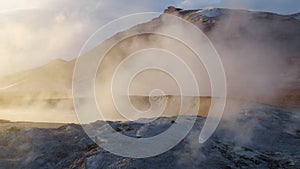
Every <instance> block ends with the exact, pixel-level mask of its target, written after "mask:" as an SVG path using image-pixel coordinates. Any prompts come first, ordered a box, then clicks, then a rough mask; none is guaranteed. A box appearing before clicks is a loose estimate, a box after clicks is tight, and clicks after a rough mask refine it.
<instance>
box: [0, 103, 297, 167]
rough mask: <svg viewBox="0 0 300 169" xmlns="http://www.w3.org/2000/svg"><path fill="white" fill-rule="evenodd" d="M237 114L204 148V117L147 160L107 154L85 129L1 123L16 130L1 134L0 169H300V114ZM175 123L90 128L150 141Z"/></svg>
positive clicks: (259, 110)
mask: <svg viewBox="0 0 300 169" xmlns="http://www.w3.org/2000/svg"><path fill="white" fill-rule="evenodd" d="M236 114H237V116H236V118H235V119H234V120H233V119H230V120H229V119H226V118H225V119H223V120H222V121H221V123H220V125H219V127H218V128H217V130H216V132H215V133H214V134H213V136H212V137H211V138H210V139H209V140H208V141H207V142H205V143H204V144H199V142H198V137H199V133H200V130H201V126H202V125H203V123H204V121H205V118H204V117H198V118H197V121H196V123H195V125H194V127H193V129H192V130H191V132H190V133H189V135H188V136H187V137H186V138H185V139H184V140H182V141H181V142H180V143H179V144H178V145H177V146H175V147H174V148H172V149H171V150H170V151H168V152H166V153H164V154H161V155H159V156H155V157H150V158H145V159H132V158H123V157H119V156H116V155H113V154H111V153H109V152H107V151H105V150H104V149H102V148H100V147H98V146H97V145H96V144H95V143H94V142H93V141H92V140H91V139H90V138H89V137H87V135H86V134H85V132H84V131H83V129H82V127H81V126H80V125H76V124H67V125H63V126H61V127H58V128H55V126H56V127H57V125H58V124H56V125H54V128H52V129H51V128H43V127H44V126H41V125H40V124H36V125H35V126H34V127H32V126H28V124H22V125H20V124H17V123H9V122H5V121H4V122H2V123H1V125H7V124H9V125H10V127H7V128H5V129H2V130H1V133H0V134H1V137H0V150H1V151H0V168H3V169H6V168H45V169H48V168H49V169H53V168H57V169H58V168H89V169H96V168H99V169H100V168H220V169H221V168H226V169H228V168H274V169H275V168H291V169H295V168H300V142H299V140H300V116H299V112H298V113H293V112H287V111H284V110H281V109H277V108H274V107H270V106H266V105H260V104H255V105H254V104H253V105H251V106H249V107H244V108H243V109H241V110H240V112H236ZM186 118H189V117H186ZM174 119H175V118H174V117H169V118H167V117H166V118H159V119H157V120H155V121H153V122H151V123H149V124H145V125H143V124H140V123H135V122H109V124H106V123H105V122H102V121H97V122H95V123H91V124H88V126H89V127H90V128H95V130H98V131H99V132H101V131H103V130H105V128H106V127H108V126H107V125H111V126H112V127H113V128H115V129H116V132H120V133H122V134H125V135H127V136H130V137H137V135H138V136H139V137H142V138H145V137H151V136H153V135H156V134H158V133H161V132H163V131H165V130H166V129H168V127H170V126H171V125H176V123H173V120H174ZM31 125H32V124H31ZM48 125H49V126H50V124H48ZM145 146H147V145H145Z"/></svg>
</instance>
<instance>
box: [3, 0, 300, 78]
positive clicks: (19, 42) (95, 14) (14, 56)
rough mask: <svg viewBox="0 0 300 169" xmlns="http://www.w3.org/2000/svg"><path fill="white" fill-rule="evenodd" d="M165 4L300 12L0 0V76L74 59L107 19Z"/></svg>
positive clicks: (151, 1)
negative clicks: (60, 59)
mask: <svg viewBox="0 0 300 169" xmlns="http://www.w3.org/2000/svg"><path fill="white" fill-rule="evenodd" d="M167 6H176V7H180V8H183V9H197V8H206V7H226V8H238V9H249V10H258V11H269V12H275V13H280V14H292V13H297V12H300V11H299V9H300V1H298V0H43V1H41V0H27V1H23V0H9V1H8V0H0V77H2V76H5V75H8V74H11V73H14V72H17V71H21V70H26V69H30V68H34V67H37V66H41V65H44V64H47V63H48V62H49V61H51V60H53V59H56V58H63V59H65V60H70V59H73V58H75V57H77V55H78V53H79V50H80V48H81V47H82V46H83V44H84V43H85V41H86V40H87V39H88V38H89V37H90V36H91V35H92V33H94V32H95V31H96V30H97V29H98V28H99V27H101V26H103V25H105V24H106V23H108V22H109V21H111V20H114V19H117V18H119V17H121V16H124V15H128V14H133V13H138V12H162V11H163V10H164V9H165V8H167Z"/></svg>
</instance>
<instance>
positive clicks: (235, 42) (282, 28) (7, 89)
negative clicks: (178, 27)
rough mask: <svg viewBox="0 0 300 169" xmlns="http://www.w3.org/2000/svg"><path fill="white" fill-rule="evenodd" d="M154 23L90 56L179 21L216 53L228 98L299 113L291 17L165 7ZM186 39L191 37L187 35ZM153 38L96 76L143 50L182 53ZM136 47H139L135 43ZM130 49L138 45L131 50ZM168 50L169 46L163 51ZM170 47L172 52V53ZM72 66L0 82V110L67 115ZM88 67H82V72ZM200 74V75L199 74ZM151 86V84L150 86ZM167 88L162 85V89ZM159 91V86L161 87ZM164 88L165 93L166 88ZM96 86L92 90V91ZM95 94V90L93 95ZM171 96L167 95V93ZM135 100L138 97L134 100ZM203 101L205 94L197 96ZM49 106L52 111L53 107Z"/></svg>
mask: <svg viewBox="0 0 300 169" xmlns="http://www.w3.org/2000/svg"><path fill="white" fill-rule="evenodd" d="M164 13H165V14H162V15H161V16H160V17H158V18H154V19H153V20H152V21H150V22H147V23H143V24H140V25H137V26H134V27H133V28H131V29H129V30H126V31H123V32H120V33H118V34H116V35H115V36H113V37H111V38H110V39H108V40H106V41H105V42H104V43H103V44H101V45H99V46H97V47H96V48H95V49H93V50H92V51H91V52H88V53H87V54H86V55H84V56H82V57H87V56H88V55H89V54H90V53H92V52H93V51H97V50H101V49H104V48H105V46H106V45H107V44H109V43H111V42H113V41H115V40H116V39H119V38H122V37H125V36H126V34H128V33H129V32H139V31H141V30H144V29H147V30H155V29H161V28H163V27H165V26H167V25H168V23H167V22H165V21H164V15H166V14H171V15H176V16H179V17H181V18H183V19H185V20H187V21H189V22H191V23H193V24H194V25H196V26H197V27H198V28H200V29H201V30H203V32H204V33H205V34H206V35H207V36H208V38H209V39H210V40H211V41H212V43H213V44H214V46H215V48H216V49H217V51H218V53H219V55H220V57H221V60H222V62H223V64H224V68H225V73H226V75H227V82H228V98H229V99H237V100H244V101H249V102H261V103H265V104H271V105H275V106H279V107H283V108H287V109H289V110H295V111H298V110H299V105H300V77H299V75H300V73H299V72H300V70H299V67H300V55H299V53H300V51H299V50H300V31H299V30H300V21H299V20H298V19H297V16H298V14H295V15H279V14H274V13H267V12H253V11H246V10H232V9H223V8H210V9H196V10H183V9H179V8H174V7H169V8H168V9H166V10H165V11H164ZM187 36H192V35H187ZM159 38H163V37H157V35H150V34H143V35H138V36H135V37H130V38H127V39H126V40H124V41H123V42H121V43H119V44H117V45H116V46H114V47H113V48H112V49H111V51H110V52H109V53H108V54H107V56H106V59H105V60H104V61H103V63H101V65H100V68H99V70H98V71H99V72H101V71H103V72H105V73H107V74H108V75H112V72H113V70H114V69H115V68H116V66H117V65H118V63H119V62H120V61H121V60H122V59H124V58H125V57H124V56H127V55H128V54H130V53H131V52H133V51H137V50H139V49H144V48H148V47H153V48H155V47H156V48H160V47H164V48H165V49H168V50H170V51H174V52H175V53H176V52H183V53H184V52H185V51H186V49H184V47H182V44H181V46H180V44H179V43H178V42H174V40H173V41H172V40H170V39H163V40H165V41H167V42H170V43H166V44H161V43H159V42H161V41H162V40H161V39H159ZM140 42H142V43H140ZM135 43H137V44H139V45H136V46H135V45H134V44H135ZM168 44H172V45H168ZM174 45H177V46H178V47H175V48H174ZM75 62H76V60H72V61H64V60H54V61H52V62H50V63H48V64H47V65H44V66H42V67H39V68H36V69H32V70H27V71H23V72H18V73H15V74H12V75H9V76H7V77H4V78H2V79H0V89H1V90H0V105H1V107H2V108H3V107H14V106H17V107H18V106H20V105H25V106H26V105H27V104H32V103H34V102H35V101H36V100H38V101H39V100H43V101H46V102H47V105H48V106H50V107H51V106H52V108H55V106H56V105H57V104H59V102H60V101H61V100H63V101H64V102H65V103H64V104H65V105H66V106H67V107H68V109H70V110H72V109H73V103H72V92H71V91H72V75H73V70H74V66H75ZM88 66H89V65H87V68H88ZM199 69H200V70H199V72H200V73H199V74H197V75H196V76H197V78H199V81H201V82H202V83H203V86H204V87H205V88H204V89H203V90H205V91H209V90H210V89H207V88H206V87H207V86H209V82H208V78H207V77H208V76H207V73H205V72H206V71H205V69H204V68H203V66H202V67H201V66H199ZM202 73H203V74H202ZM105 78H106V74H101V73H99V74H97V78H96V84H101V83H102V82H103V81H105ZM155 78H158V79H159V80H152V81H151V83H150V85H149V82H145V83H142V84H143V85H141V86H142V87H145V89H143V90H148V86H147V85H149V86H150V87H151V86H153V85H158V86H159V85H160V84H157V83H158V82H160V83H161V84H163V80H165V79H166V78H164V76H163V75H159V74H155ZM152 83H153V84H152ZM165 85H166V86H167V87H168V85H169V84H168V83H165ZM163 87H165V86H163ZM167 87H166V88H167ZM98 88H99V87H98V85H96V90H98ZM99 91H100V89H99ZM167 94H170V95H172V93H167ZM137 95H139V94H137ZM203 96H204V97H206V96H209V93H208V94H205V95H203ZM96 97H98V99H106V98H107V97H106V95H104V94H103V92H96ZM53 105H54V106H53ZM0 118H1V117H0Z"/></svg>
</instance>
